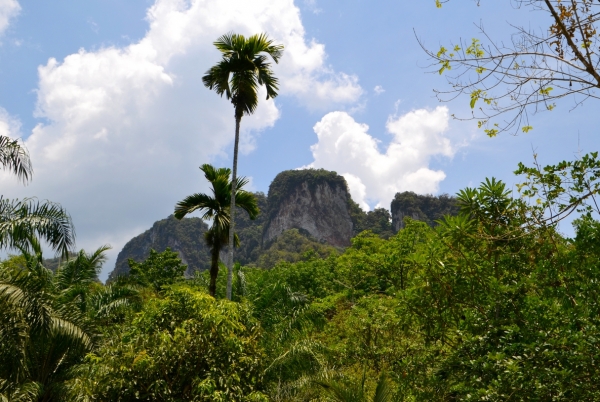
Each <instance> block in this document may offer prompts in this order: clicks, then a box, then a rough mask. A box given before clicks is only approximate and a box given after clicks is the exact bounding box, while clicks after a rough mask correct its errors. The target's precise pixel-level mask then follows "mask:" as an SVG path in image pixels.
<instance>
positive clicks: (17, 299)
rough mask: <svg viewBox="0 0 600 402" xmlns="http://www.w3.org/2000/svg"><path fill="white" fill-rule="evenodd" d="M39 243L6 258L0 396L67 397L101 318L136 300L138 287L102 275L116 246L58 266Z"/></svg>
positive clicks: (0, 305)
mask: <svg viewBox="0 0 600 402" xmlns="http://www.w3.org/2000/svg"><path fill="white" fill-rule="evenodd" d="M33 249H34V253H28V252H27V251H25V252H23V253H22V255H20V256H15V257H12V258H10V259H8V260H7V261H4V262H2V263H1V264H0V401H20V400H23V401H50V400H62V399H61V398H62V396H63V395H64V392H65V384H66V383H67V382H68V381H69V380H71V379H72V376H73V372H72V369H73V367H75V366H76V365H77V364H79V363H81V362H82V361H83V358H84V356H85V355H86V353H88V352H90V351H91V350H92V347H93V346H94V345H95V344H96V343H97V341H98V329H99V328H98V325H97V324H98V323H99V322H100V320H105V319H107V318H110V317H111V316H114V313H115V312H116V311H117V310H118V309H119V307H121V306H128V305H131V304H132V302H135V301H136V296H137V294H136V292H135V291H134V290H132V289H131V288H128V287H123V286H121V287H117V286H112V285H111V286H107V287H104V286H102V285H101V284H100V282H99V281H98V273H99V272H100V269H101V266H102V263H103V262H104V261H106V256H105V252H106V251H107V250H108V249H109V247H107V246H103V247H100V248H99V249H97V250H96V251H95V252H93V253H86V252H85V251H83V250H81V251H80V252H79V253H78V254H77V255H76V256H75V257H74V258H72V259H70V260H69V261H68V262H67V263H65V264H63V265H62V266H61V267H59V268H58V270H57V272H56V273H53V272H52V271H50V270H49V269H47V268H46V267H44V265H43V262H42V261H43V258H42V254H41V250H40V247H39V243H35V242H34V243H33Z"/></svg>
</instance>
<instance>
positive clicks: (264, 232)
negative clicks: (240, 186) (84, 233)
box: [109, 169, 457, 279]
mask: <svg viewBox="0 0 600 402" xmlns="http://www.w3.org/2000/svg"><path fill="white" fill-rule="evenodd" d="M255 196H256V198H257V201H258V205H259V208H260V210H261V213H260V214H259V215H258V217H257V218H256V219H255V220H250V219H249V218H248V215H247V214H246V213H245V212H243V211H239V212H238V214H237V215H236V231H237V233H238V235H239V237H240V239H241V246H240V248H239V249H238V250H236V254H235V255H236V261H239V262H240V263H241V264H243V265H256V266H261V267H263V268H270V267H272V266H274V265H275V264H276V263H277V262H278V261H297V260H298V259H300V258H302V256H303V255H305V254H306V253H307V252H311V253H313V254H315V255H318V256H326V255H328V254H329V253H332V252H335V251H336V249H337V250H341V249H343V248H344V247H347V246H349V245H350V240H351V238H352V237H354V236H356V235H357V234H358V233H360V232H362V231H364V230H370V231H372V232H373V233H375V234H377V235H379V236H381V237H384V238H387V237H389V236H392V235H393V234H394V233H396V232H397V231H398V230H400V229H401V228H402V227H403V218H404V217H406V216H408V217H410V218H412V219H418V220H422V221H425V222H427V223H428V224H429V225H434V221H435V220H436V219H439V218H441V217H442V216H443V215H444V214H455V213H456V212H457V205H456V199H455V198H453V197H450V196H448V195H441V196H438V197H436V196H431V195H417V194H415V193H412V192H403V193H398V194H396V197H395V198H394V200H393V201H392V203H391V213H390V211H388V210H387V209H385V208H377V209H375V210H373V211H369V212H365V211H363V210H362V209H360V207H359V206H358V205H357V204H356V203H355V202H354V201H353V200H352V197H351V196H350V193H349V192H348V187H347V184H346V181H345V179H344V178H343V177H342V176H340V175H338V174H337V173H336V172H331V171H326V170H323V169H306V170H288V171H284V172H281V173H280V174H278V175H277V177H275V179H274V180H273V182H272V183H271V185H270V187H269V193H268V195H267V196H266V195H265V194H263V193H255ZM207 229H208V226H207V224H206V223H204V222H202V220H201V219H199V218H186V219H183V220H181V221H178V220H177V219H175V218H174V217H173V216H170V217H168V218H166V219H163V220H160V221H158V222H155V223H154V225H153V226H152V228H150V229H149V230H147V231H145V232H144V233H142V234H140V235H138V236H136V237H134V238H133V239H131V240H130V241H129V242H128V243H127V244H126V245H125V246H124V247H123V250H121V252H120V253H119V255H118V257H117V261H116V264H115V269H114V271H113V272H112V273H111V274H110V277H109V279H114V278H116V277H117V276H118V275H122V274H127V273H128V272H129V266H128V264H127V260H128V259H129V258H132V259H134V260H135V261H138V262H139V261H142V260H144V259H145V258H146V257H147V256H148V255H149V253H150V249H155V250H156V251H159V252H162V251H164V250H165V249H166V248H167V247H170V248H171V250H173V251H177V252H178V253H179V255H180V257H181V259H182V261H183V263H184V264H186V265H188V269H187V271H186V274H187V275H191V274H192V273H193V272H194V271H196V270H205V269H207V268H208V266H209V259H210V254H209V249H208V247H207V246H206V245H205V243H204V237H203V234H204V232H205V231H206V230H207Z"/></svg>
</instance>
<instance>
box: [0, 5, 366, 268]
mask: <svg viewBox="0 0 600 402" xmlns="http://www.w3.org/2000/svg"><path fill="white" fill-rule="evenodd" d="M0 1H2V0H0ZM0 4H2V3H0ZM147 20H148V22H149V30H148V32H147V33H146V35H145V37H144V38H143V39H142V40H140V41H139V42H137V43H134V44H131V45H129V46H127V47H123V48H115V47H111V48H103V49H100V50H97V51H93V52H90V51H86V50H83V49H81V50H79V52H77V53H74V54H71V55H69V56H68V57H66V58H65V59H64V60H63V61H62V62H61V61H58V60H55V59H50V60H49V61H48V63H47V64H46V65H44V66H40V67H39V87H38V89H37V96H38V100H37V107H36V112H35V114H36V116H37V117H40V118H44V119H46V121H47V123H44V124H39V125H37V126H36V127H35V128H34V130H33V132H32V133H31V135H30V136H29V138H28V139H27V141H26V145H27V147H28V148H29V150H30V152H31V157H32V161H33V164H34V169H35V175H34V179H33V182H32V183H31V184H30V185H29V186H28V187H25V188H23V187H19V186H18V185H17V184H16V183H15V185H11V184H9V186H8V188H6V187H5V191H6V192H5V194H10V196H11V197H22V196H29V195H33V194H35V195H37V196H39V197H40V198H47V199H50V200H53V201H56V202H60V203H62V205H63V206H65V207H66V208H67V210H68V211H69V212H70V213H71V214H72V216H73V218H74V222H75V225H76V228H77V230H78V246H79V247H85V248H89V249H91V248H95V247H97V246H98V245H100V244H103V243H106V242H108V243H111V244H112V245H113V246H114V247H115V250H114V251H113V252H112V253H113V254H112V258H114V257H116V253H117V252H118V251H119V250H120V248H121V247H122V245H123V242H124V241H125V240H124V239H128V238H129V235H130V234H131V233H140V231H141V230H142V229H146V228H148V227H150V225H151V224H152V222H153V221H154V220H156V219H159V218H164V217H166V216H167V215H168V214H169V213H171V212H172V210H173V206H174V204H175V202H176V201H178V200H179V199H181V198H183V197H184V196H186V195H188V194H190V193H192V192H196V191H199V190H202V189H203V188H204V189H205V188H206V186H205V184H204V180H203V177H202V176H201V174H200V171H199V170H198V166H199V165H200V164H202V163H205V162H208V161H210V160H211V159H214V157H215V156H217V155H223V152H224V149H225V147H226V146H228V145H229V144H230V143H231V141H232V139H233V132H234V122H233V109H232V107H231V105H230V104H229V103H228V101H227V100H225V99H222V98H219V97H218V95H216V94H215V93H214V92H211V91H209V90H208V89H206V88H205V87H204V86H203V84H202V80H201V78H202V75H203V73H204V72H205V71H206V70H207V69H208V68H209V67H210V66H211V65H212V64H214V63H215V62H216V61H217V60H218V59H219V53H218V52H217V51H216V49H215V48H214V46H213V45H212V43H213V42H214V40H216V39H217V38H218V37H219V36H220V35H222V34H224V33H226V32H229V31H234V32H238V33H242V34H253V33H257V32H267V33H268V34H269V35H270V37H271V38H272V39H274V40H275V41H276V42H278V43H283V44H284V45H285V53H284V57H283V58H282V61H281V63H280V65H277V66H275V72H276V74H277V75H278V77H279V79H280V83H281V85H280V86H281V91H280V94H281V95H282V96H286V95H287V96H294V97H297V98H298V99H299V101H300V102H301V103H303V104H304V105H306V106H307V107H309V108H316V107H320V108H324V107H328V106H329V107H331V106H334V105H340V104H343V103H351V102H354V101H356V99H357V98H358V97H359V96H360V94H361V91H362V90H361V88H360V86H359V85H358V82H357V79H356V77H353V76H348V75H345V74H343V73H336V72H334V71H333V70H332V69H331V67H330V66H328V65H326V64H325V60H326V54H325V49H324V46H323V45H322V44H318V43H316V42H315V41H312V42H310V41H307V40H306V38H305V32H304V28H303V26H302V22H301V20H300V13H299V10H298V8H297V7H296V6H295V5H294V3H293V0H255V1H252V2H248V1H242V0H189V1H184V0H156V2H155V3H154V5H153V6H152V7H150V9H149V10H148V14H147ZM263 95H264V94H263ZM278 118H279V110H278V108H277V106H276V103H275V102H273V100H269V101H265V100H264V96H263V97H262V99H261V102H260V104H259V107H258V110H257V111H256V113H255V114H254V115H253V116H251V117H245V118H244V119H243V120H242V129H243V133H242V138H241V151H242V152H250V151H251V150H252V149H253V147H255V146H256V144H255V142H254V137H253V135H254V134H255V133H257V132H259V131H260V130H263V129H265V128H267V127H270V126H272V125H273V124H275V121H276V120H277V119H278ZM253 133H254V134H253ZM10 182H11V181H10V180H8V181H7V183H10ZM108 266H110V267H111V268H112V266H111V264H108Z"/></svg>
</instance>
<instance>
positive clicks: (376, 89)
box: [373, 85, 385, 95]
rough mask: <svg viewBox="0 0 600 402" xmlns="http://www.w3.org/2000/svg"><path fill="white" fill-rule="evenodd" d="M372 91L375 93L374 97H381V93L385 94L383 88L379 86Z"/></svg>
mask: <svg viewBox="0 0 600 402" xmlns="http://www.w3.org/2000/svg"><path fill="white" fill-rule="evenodd" d="M373 91H374V92H375V94H376V95H381V94H382V93H384V92H385V89H383V87H382V86H381V85H376V86H375V88H373Z"/></svg>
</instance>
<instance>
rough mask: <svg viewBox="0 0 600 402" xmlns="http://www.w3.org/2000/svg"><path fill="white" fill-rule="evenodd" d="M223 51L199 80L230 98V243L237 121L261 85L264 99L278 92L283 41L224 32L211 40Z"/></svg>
mask: <svg viewBox="0 0 600 402" xmlns="http://www.w3.org/2000/svg"><path fill="white" fill-rule="evenodd" d="M214 45H215V46H216V48H217V49H218V50H219V51H220V52H221V53H222V56H223V57H222V59H221V61H219V62H218V63H217V64H216V65H214V66H213V67H211V68H210V69H209V70H208V71H207V72H206V74H205V75H204V77H202V81H203V82H204V85H205V86H206V87H208V88H209V89H211V90H213V89H214V90H215V91H216V92H217V94H219V95H221V96H223V95H225V96H226V97H227V99H228V100H230V101H231V103H232V104H233V108H234V116H235V142H234V147H233V176H232V179H231V180H232V182H233V186H231V197H230V198H231V206H230V210H231V224H230V225H231V232H230V233H229V244H233V232H234V230H235V208H234V202H235V201H236V200H237V197H235V192H236V190H237V186H236V184H237V157H238V144H239V140H240V122H241V121H242V117H243V116H244V115H251V114H252V113H254V111H255V110H256V107H257V106H258V93H257V92H258V88H259V86H261V85H264V86H265V89H266V90H267V99H269V98H275V97H276V96H277V90H278V89H279V87H278V85H277V78H276V77H275V76H274V74H273V71H272V70H271V65H270V63H268V62H267V60H268V57H267V56H269V57H271V59H273V61H274V62H275V63H278V62H279V58H280V57H281V56H282V54H283V45H274V44H273V41H272V40H270V39H269V38H268V37H267V35H266V34H264V33H263V34H258V35H253V36H251V37H249V38H245V37H244V36H243V35H239V34H234V33H231V32H230V33H227V34H225V35H223V36H221V37H220V38H219V39H217V41H216V42H215V43H214ZM227 271H228V272H227V298H228V299H229V300H231V286H232V276H233V247H230V248H229V261H228V266H227Z"/></svg>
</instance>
